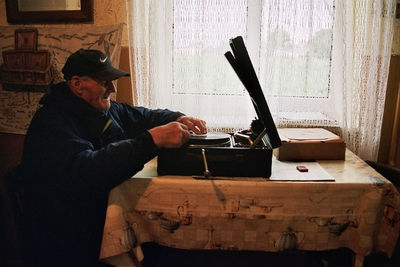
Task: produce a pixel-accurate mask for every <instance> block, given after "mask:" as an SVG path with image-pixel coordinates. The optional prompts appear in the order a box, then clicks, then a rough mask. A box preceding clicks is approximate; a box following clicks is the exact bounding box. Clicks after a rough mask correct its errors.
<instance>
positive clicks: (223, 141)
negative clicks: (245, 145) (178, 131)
mask: <svg viewBox="0 0 400 267" xmlns="http://www.w3.org/2000/svg"><path fill="white" fill-rule="evenodd" d="M230 140H231V135H230V134H226V133H207V134H206V135H191V136H190V139H189V141H188V144H189V145H195V146H209V145H212V146H226V145H227V144H228V145H230Z"/></svg>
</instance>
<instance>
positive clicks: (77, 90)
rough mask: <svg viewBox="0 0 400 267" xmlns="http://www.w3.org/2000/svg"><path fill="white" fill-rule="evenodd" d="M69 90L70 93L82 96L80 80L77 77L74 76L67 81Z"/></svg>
mask: <svg viewBox="0 0 400 267" xmlns="http://www.w3.org/2000/svg"><path fill="white" fill-rule="evenodd" d="M68 84H69V88H71V91H72V92H73V93H74V94H75V95H77V96H82V92H83V88H82V80H81V78H80V77H79V76H77V75H74V76H72V77H71V80H69V81H68Z"/></svg>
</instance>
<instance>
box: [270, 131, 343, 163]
mask: <svg viewBox="0 0 400 267" xmlns="http://www.w3.org/2000/svg"><path fill="white" fill-rule="evenodd" d="M278 133H279V136H280V138H281V140H282V146H280V147H279V148H276V149H274V155H275V157H276V158H277V159H278V160H286V161H312V160H344V159H345V151H346V144H345V143H344V141H343V140H342V139H341V138H340V137H339V136H337V135H336V134H334V133H332V132H330V131H328V130H325V129H323V128H280V129H278Z"/></svg>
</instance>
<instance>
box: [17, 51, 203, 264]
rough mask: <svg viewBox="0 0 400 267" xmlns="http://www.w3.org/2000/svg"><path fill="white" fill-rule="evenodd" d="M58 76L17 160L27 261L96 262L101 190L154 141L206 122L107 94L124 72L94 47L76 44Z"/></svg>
mask: <svg viewBox="0 0 400 267" xmlns="http://www.w3.org/2000/svg"><path fill="white" fill-rule="evenodd" d="M62 72H63V74H64V78H65V80H66V81H65V82H61V83H59V84H56V85H54V86H53V87H52V89H51V91H50V93H48V94H46V95H45V96H44V97H43V98H42V99H41V101H40V104H41V105H42V107H41V108H40V109H39V110H38V111H37V112H36V114H35V116H34V118H33V119H32V122H31V124H30V127H29V129H28V132H27V135H26V139H25V145H24V152H23V157H22V161H21V165H20V167H21V171H22V172H21V176H22V178H23V184H24V190H25V194H24V198H23V200H24V201H23V207H24V214H25V227H24V228H25V248H26V249H25V251H26V253H27V257H28V259H29V261H30V262H32V263H34V264H35V265H34V266H102V263H100V262H99V261H98V255H99V249H100V245H101V238H102V231H103V224H104V218H105V212H106V206H107V197H108V192H109V190H110V189H111V188H113V187H114V186H116V185H118V184H120V183H121V182H123V181H124V180H126V179H129V178H130V177H131V176H132V175H134V174H135V173H136V172H138V171H140V170H141V169H142V168H143V166H144V164H145V163H146V162H148V161H149V160H151V159H152V158H154V157H155V156H156V155H157V152H158V149H159V148H176V147H180V146H181V145H182V144H184V143H185V142H186V141H187V140H188V139H189V137H190V131H193V132H194V133H198V134H201V133H205V132H206V126H205V122H204V121H202V120H199V119H196V118H192V117H188V116H185V115H184V114H182V113H180V112H173V111H170V110H166V109H163V110H162V109H154V110H152V109H148V108H144V107H132V106H130V105H127V104H120V103H116V102H114V101H112V100H110V95H111V94H112V93H114V92H115V87H114V84H113V82H112V81H113V80H116V79H118V78H120V77H122V76H129V73H126V72H123V71H121V70H119V69H116V68H114V67H113V66H112V64H111V61H110V59H109V58H108V57H107V55H105V54H104V53H102V52H101V51H98V50H84V49H80V50H78V51H77V52H75V53H73V54H72V55H71V56H70V57H69V58H68V59H67V61H66V63H65V65H64V68H63V69H62Z"/></svg>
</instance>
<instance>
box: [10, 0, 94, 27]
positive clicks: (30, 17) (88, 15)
mask: <svg viewBox="0 0 400 267" xmlns="http://www.w3.org/2000/svg"><path fill="white" fill-rule="evenodd" d="M40 1H43V2H48V1H47V0H38V2H40ZM18 2H19V1H16V0H6V14H7V22H8V23H23V24H29V23H76V22H92V21H93V0H80V10H40V11H21V9H20V8H19V6H18V5H19V4H18Z"/></svg>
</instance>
